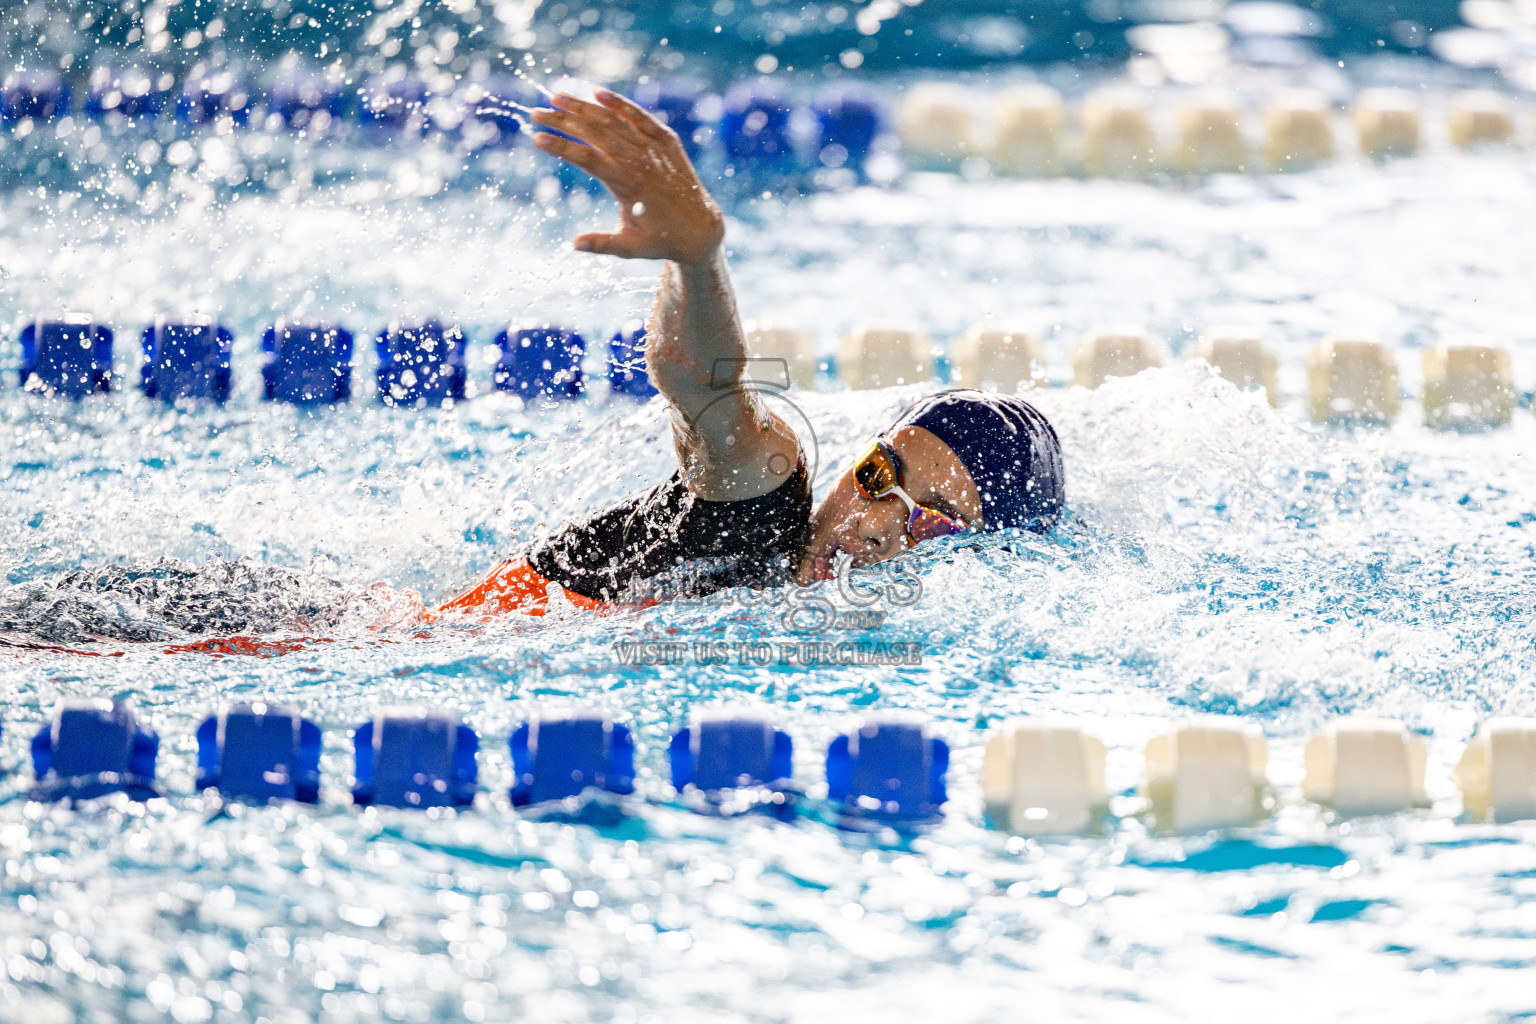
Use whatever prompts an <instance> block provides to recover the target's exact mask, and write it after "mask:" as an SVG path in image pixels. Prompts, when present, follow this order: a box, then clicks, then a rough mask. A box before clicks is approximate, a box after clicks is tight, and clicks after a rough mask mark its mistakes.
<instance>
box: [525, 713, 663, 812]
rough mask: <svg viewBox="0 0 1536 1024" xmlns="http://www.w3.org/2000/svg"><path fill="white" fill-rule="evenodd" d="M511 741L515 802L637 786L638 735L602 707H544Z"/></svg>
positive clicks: (545, 800)
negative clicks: (596, 708) (601, 709)
mask: <svg viewBox="0 0 1536 1024" xmlns="http://www.w3.org/2000/svg"><path fill="white" fill-rule="evenodd" d="M507 745H508V747H509V748H510V750H511V753H512V773H513V783H512V790H511V796H512V806H514V807H527V806H529V805H532V804H542V803H548V802H550V801H560V800H567V799H570V798H573V797H579V796H581V795H582V793H584V792H585V791H586V790H588V789H589V788H590V789H598V790H603V791H606V792H609V793H616V794H619V795H625V794H628V793H632V792H634V789H635V744H634V740H633V739H632V738H631V736H630V732H629V729H628V728H626V727H625V726H622V725H617V724H615V723H614V722H612V721H611V720H610V719H609V718H608V716H607V715H605V714H603V713H602V712H600V711H588V710H573V711H552V712H544V713H542V714H540V715H538V716H536V717H534V718H532V719H530V720H529V721H527V722H524V723H523V724H521V725H519V726H518V727H517V729H516V730H514V731H513V733H512V736H511V738H510V739H509V740H508V741H507Z"/></svg>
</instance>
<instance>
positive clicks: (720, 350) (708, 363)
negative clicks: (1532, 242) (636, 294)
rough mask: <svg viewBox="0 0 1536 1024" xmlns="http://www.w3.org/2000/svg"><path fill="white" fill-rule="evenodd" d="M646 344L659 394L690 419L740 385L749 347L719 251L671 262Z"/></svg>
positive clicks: (647, 356) (647, 334)
mask: <svg viewBox="0 0 1536 1024" xmlns="http://www.w3.org/2000/svg"><path fill="white" fill-rule="evenodd" d="M646 339H647V341H646V364H647V367H648V369H649V372H650V375H651V378H652V380H654V381H655V384H656V387H657V389H658V390H659V391H661V393H662V394H663V395H665V396H666V398H667V400H668V401H669V402H671V403H672V404H673V405H675V406H677V407H678V408H679V409H681V410H682V411H683V412H685V413H687V414H688V415H689V416H693V417H696V416H698V415H699V414H700V413H701V412H702V411H703V410H704V408H705V407H706V406H708V405H709V404H710V403H712V402H714V401H716V400H717V399H719V397H720V395H721V394H722V393H723V392H724V391H726V390H729V388H730V387H731V386H732V385H734V384H735V383H736V381H737V380H738V379H739V378H740V376H741V360H742V359H744V358H746V354H747V343H746V337H745V336H744V335H743V333H742V330H741V317H740V315H739V314H738V312H737V310H736V294H735V292H734V290H733V289H732V288H731V275H730V271H729V270H728V269H727V268H726V265H725V253H724V251H723V250H722V249H721V248H720V247H718V246H717V247H716V248H715V251H714V252H713V253H712V254H711V255H709V256H708V257H706V258H705V259H702V260H700V261H698V262H696V263H679V262H675V261H672V260H669V261H667V263H666V265H665V268H664V269H663V270H662V274H661V285H660V287H659V288H658V289H657V292H656V306H655V309H654V310H653V311H652V313H651V326H650V329H649V330H648V331H647V332H646Z"/></svg>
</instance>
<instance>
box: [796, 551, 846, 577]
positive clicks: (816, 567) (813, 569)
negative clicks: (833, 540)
mask: <svg viewBox="0 0 1536 1024" xmlns="http://www.w3.org/2000/svg"><path fill="white" fill-rule="evenodd" d="M841 550H842V547H841V546H840V545H837V544H833V545H832V546H831V547H829V548H827V549H826V550H824V551H822V552H820V553H818V554H815V555H812V554H810V553H807V554H806V555H805V557H803V558H801V559H800V567H799V568H798V569H796V570H795V579H796V581H797V582H798V583H799V584H800V585H801V586H802V587H804V586H809V585H810V584H812V583H820V582H822V581H823V580H830V579H832V578H833V576H834V575H835V574H834V572H833V569H834V568H835V567H836V565H837V555H838V552H840V551H841Z"/></svg>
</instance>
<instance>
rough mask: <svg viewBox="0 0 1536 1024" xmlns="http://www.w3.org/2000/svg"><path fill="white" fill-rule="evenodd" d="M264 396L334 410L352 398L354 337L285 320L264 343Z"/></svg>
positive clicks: (271, 329) (331, 327)
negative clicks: (332, 408)
mask: <svg viewBox="0 0 1536 1024" xmlns="http://www.w3.org/2000/svg"><path fill="white" fill-rule="evenodd" d="M261 350H262V352H263V354H264V356H265V359H266V361H265V362H264V363H263V364H262V367H261V379H262V390H263V395H264V397H265V398H266V399H267V400H268V401H273V402H287V403H288V404H290V405H312V404H325V405H329V404H334V403H337V402H345V401H347V399H349V398H350V397H351V395H352V353H353V340H352V332H351V331H348V330H346V329H344V328H341V327H337V326H336V325H334V324H326V323H309V324H306V323H288V322H286V321H282V320H279V321H278V322H277V323H276V324H274V325H272V326H271V327H268V328H267V329H266V331H265V332H264V333H263V334H262V337H261Z"/></svg>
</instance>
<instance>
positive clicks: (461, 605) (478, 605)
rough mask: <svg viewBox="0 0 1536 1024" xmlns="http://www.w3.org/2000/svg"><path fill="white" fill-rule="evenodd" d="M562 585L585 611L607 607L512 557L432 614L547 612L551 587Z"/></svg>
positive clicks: (539, 613) (567, 598)
mask: <svg viewBox="0 0 1536 1024" xmlns="http://www.w3.org/2000/svg"><path fill="white" fill-rule="evenodd" d="M552 586H553V587H559V589H560V592H561V593H563V594H564V596H565V599H566V600H567V601H569V602H571V604H572V605H573V606H575V607H576V608H579V609H580V610H582V611H584V612H590V611H596V610H598V609H600V608H606V607H608V605H606V604H605V603H604V602H602V601H595V600H593V599H592V598H590V597H586V596H584V595H582V594H578V593H576V592H575V591H574V590H567V589H566V588H565V587H561V586H560V585H559V584H558V583H555V582H553V581H552V580H550V579H548V578H547V577H545V576H544V575H543V574H542V573H540V572H539V571H538V570H537V569H535V568H534V567H533V566H531V565H529V564H528V559H526V558H509V559H507V560H506V561H505V562H502V563H501V564H500V565H498V566H497V567H496V568H494V569H492V570H491V571H490V574H489V575H487V576H486V577H485V579H483V580H481V581H480V582H479V583H476V584H475V585H474V586H473V587H470V588H469V589H468V590H466V591H464V593H462V594H460V595H459V596H458V597H455V598H453V599H452V600H451V601H445V602H444V603H443V604H442V605H441V606H440V607H439V608H438V609H437V611H436V613H429V616H430V617H431V618H436V617H437V616H439V615H453V616H456V617H457V616H464V615H478V616H482V617H486V618H489V617H491V616H493V615H506V614H507V613H509V612H520V613H521V614H523V615H543V614H544V612H545V609H547V608H548V607H549V588H550V587H552Z"/></svg>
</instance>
